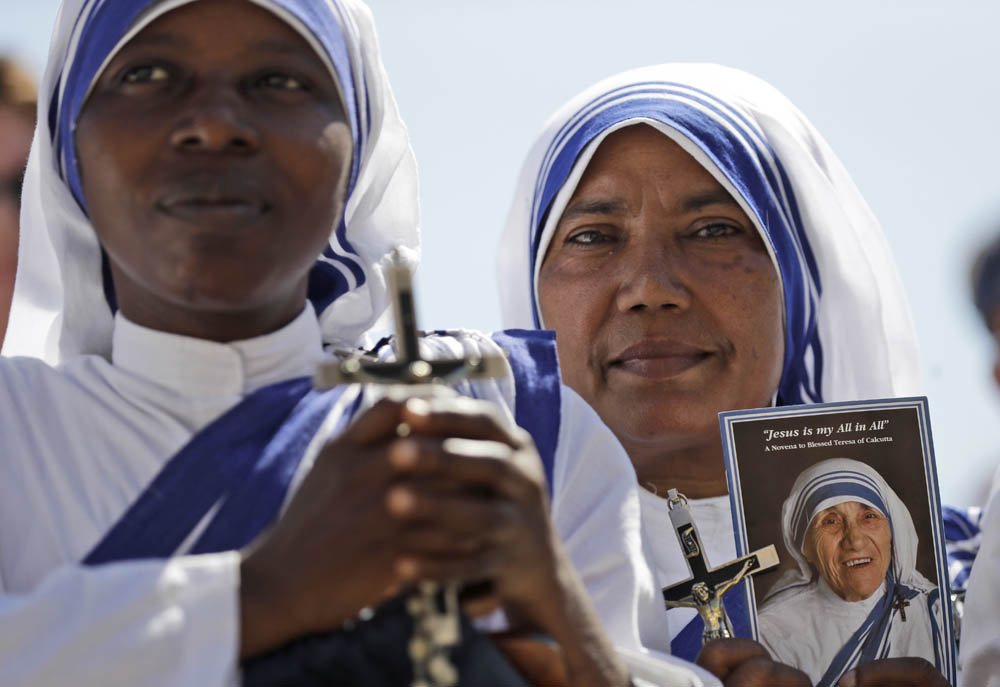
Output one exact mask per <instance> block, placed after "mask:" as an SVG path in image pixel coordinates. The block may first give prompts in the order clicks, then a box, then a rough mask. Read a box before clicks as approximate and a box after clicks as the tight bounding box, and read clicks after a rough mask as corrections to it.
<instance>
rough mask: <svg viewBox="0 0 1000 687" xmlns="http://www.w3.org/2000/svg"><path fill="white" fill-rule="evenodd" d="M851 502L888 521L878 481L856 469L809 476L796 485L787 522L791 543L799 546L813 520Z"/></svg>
mask: <svg viewBox="0 0 1000 687" xmlns="http://www.w3.org/2000/svg"><path fill="white" fill-rule="evenodd" d="M849 501H855V502H857V503H861V504H864V505H866V506H868V507H870V508H873V509H875V510H877V511H878V512H879V513H881V514H882V515H883V517H885V518H887V519H888V518H889V508H888V507H887V505H886V499H885V496H884V495H883V494H882V489H881V487H880V486H879V484H878V482H877V481H876V480H875V479H874V478H872V476H871V475H868V474H865V473H864V472H862V471H859V470H850V469H838V470H832V471H830V472H824V473H821V474H818V475H815V476H813V477H812V478H810V479H809V480H807V481H806V482H805V483H804V484H802V485H800V486H799V489H798V493H797V494H796V495H795V502H794V506H793V510H792V516H791V519H790V522H789V524H790V526H791V528H792V536H793V539H794V541H796V542H798V544H799V545H800V546H801V545H802V542H803V541H804V539H805V534H806V531H807V530H808V528H809V526H810V524H811V523H812V521H813V518H814V517H815V516H816V515H817V514H818V513H820V512H821V511H824V510H826V509H828V508H832V507H834V506H837V505H840V504H842V503H847V502H849Z"/></svg>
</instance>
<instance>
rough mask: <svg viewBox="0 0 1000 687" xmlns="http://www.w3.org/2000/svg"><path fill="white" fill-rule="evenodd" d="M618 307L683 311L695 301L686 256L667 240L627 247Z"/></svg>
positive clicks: (620, 308) (623, 309) (622, 308)
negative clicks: (692, 300)
mask: <svg viewBox="0 0 1000 687" xmlns="http://www.w3.org/2000/svg"><path fill="white" fill-rule="evenodd" d="M623 257H624V260H623V264H622V266H621V277H620V285H619V288H618V294H617V299H616V302H617V306H618V309H619V310H620V311H622V312H626V311H629V310H632V311H641V310H660V309H662V310H683V309H686V308H687V307H688V306H689V305H690V304H691V291H690V290H689V288H688V278H687V274H686V269H685V265H684V256H683V255H682V254H680V251H678V250H677V248H676V247H675V246H673V245H671V244H670V243H669V242H666V241H656V242H654V241H648V242H641V243H638V242H637V243H635V244H634V245H631V246H628V247H627V248H626V254H625V255H624V256H623Z"/></svg>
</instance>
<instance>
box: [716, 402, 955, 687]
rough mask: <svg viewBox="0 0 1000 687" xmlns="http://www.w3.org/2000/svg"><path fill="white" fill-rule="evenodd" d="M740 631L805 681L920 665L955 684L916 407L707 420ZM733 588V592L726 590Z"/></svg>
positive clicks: (734, 414)
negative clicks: (767, 552) (885, 664)
mask: <svg viewBox="0 0 1000 687" xmlns="http://www.w3.org/2000/svg"><path fill="white" fill-rule="evenodd" d="M719 423H720V425H721V430H722V441H723V447H724V453H725V460H726V471H727V476H728V480H729V494H730V500H731V504H732V511H733V525H734V529H735V532H736V550H737V553H738V555H739V556H745V555H747V554H749V553H752V552H754V551H758V550H761V549H763V548H765V547H767V546H769V545H772V544H773V545H774V546H775V547H776V549H777V554H778V560H779V563H778V565H777V566H775V567H773V568H771V569H770V570H761V571H760V572H759V573H758V574H756V575H753V576H750V575H748V576H747V578H746V584H745V585H742V586H741V587H742V588H741V590H740V593H745V594H747V595H748V599H747V600H748V602H749V608H750V627H751V631H752V634H753V636H754V637H755V638H757V639H758V640H759V641H760V642H761V643H762V644H764V646H765V647H766V648H767V649H768V651H769V652H771V654H772V656H773V657H774V658H775V659H777V660H780V661H782V662H784V663H788V664H790V665H794V666H795V667H797V668H799V669H800V670H802V671H804V672H806V673H807V674H808V675H809V676H810V678H811V679H812V680H813V682H814V683H815V684H817V685H835V684H836V683H837V681H838V680H839V678H840V676H841V675H843V674H844V673H846V672H847V671H849V670H850V669H851V668H853V667H855V666H857V665H858V664H860V663H865V662H867V661H870V660H875V659H879V658H888V657H896V656H920V657H923V658H925V659H927V660H928V661H930V663H931V664H933V665H935V666H937V668H938V669H939V670H940V671H941V673H942V674H943V675H944V676H945V677H946V678H948V679H949V680H950V681H951V682H952V684H954V681H955V655H956V648H955V632H954V630H953V624H952V603H951V597H950V589H949V586H948V574H947V557H946V555H945V547H944V529H943V525H942V520H941V505H940V499H939V495H938V480H937V471H936V468H935V464H934V450H933V446H932V442H931V428H930V420H929V415H928V409H927V399H926V398H925V397H920V398H899V399H886V400H874V401H855V402H846V403H823V404H816V405H803V406H784V407H777V408H766V409H760V410H740V411H731V412H724V413H720V414H719ZM733 591H734V593H735V592H736V591H737V590H733Z"/></svg>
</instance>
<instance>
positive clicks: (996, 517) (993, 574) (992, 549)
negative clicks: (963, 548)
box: [959, 492, 1000, 687]
mask: <svg viewBox="0 0 1000 687" xmlns="http://www.w3.org/2000/svg"><path fill="white" fill-rule="evenodd" d="M959 666H960V667H961V672H960V673H959V678H960V679H959V684H960V685H962V687H1000V492H994V494H993V496H992V498H991V499H990V502H989V505H988V506H987V508H986V515H985V518H984V519H983V523H982V544H981V545H980V547H979V553H978V554H976V562H975V563H973V565H972V572H971V573H970V574H969V586H968V590H967V591H966V595H965V617H964V618H963V619H962V643H961V647H960V655H959Z"/></svg>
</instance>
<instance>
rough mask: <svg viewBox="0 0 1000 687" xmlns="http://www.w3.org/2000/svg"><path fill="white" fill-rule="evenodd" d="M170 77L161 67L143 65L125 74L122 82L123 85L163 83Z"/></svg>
mask: <svg viewBox="0 0 1000 687" xmlns="http://www.w3.org/2000/svg"><path fill="white" fill-rule="evenodd" d="M169 76H170V73H169V72H167V70H166V69H164V68H163V67H157V66H154V65H149V64H147V65H143V66H141V67H135V68H133V69H130V70H128V71H127V72H125V75H124V76H123V77H122V80H123V81H124V82H125V83H150V82H153V81H165V80H166V79H167V78H168V77H169Z"/></svg>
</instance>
